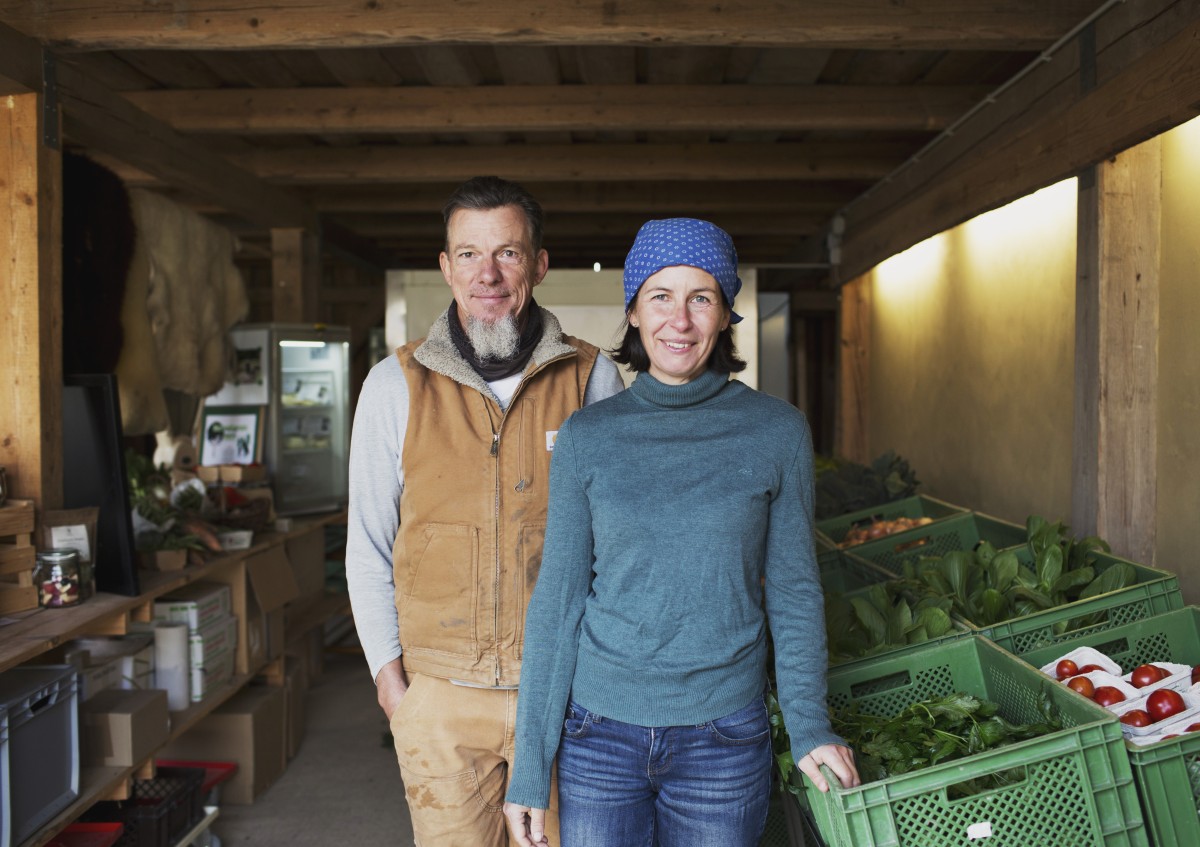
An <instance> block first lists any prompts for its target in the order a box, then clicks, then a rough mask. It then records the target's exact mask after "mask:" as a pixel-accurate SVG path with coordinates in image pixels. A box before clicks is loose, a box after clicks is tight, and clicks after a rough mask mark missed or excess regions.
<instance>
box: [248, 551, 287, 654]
mask: <svg viewBox="0 0 1200 847" xmlns="http://www.w3.org/2000/svg"><path fill="white" fill-rule="evenodd" d="M246 577H247V581H248V582H249V584H250V591H249V592H248V595H249V596H247V598H246V647H247V660H248V665H249V667H250V668H259V667H261V666H262V665H263V664H265V663H266V662H271V661H274V660H275V659H278V658H279V657H280V656H282V655H283V649H284V646H285V641H286V624H285V621H284V611H283V609H284V605H285V604H287V603H289V602H291V601H292V600H295V599H296V597H297V596H298V595H299V593H300V589H299V588H298V587H297V586H296V578H295V577H294V576H293V575H292V566H291V563H290V562H288V558H287V553H286V552H285V551H284V547H283V545H275V546H273V547H270V548H269V549H267V550H264V551H263V552H261V553H257V554H255V555H253V556H250V557H248V558H247V559H246Z"/></svg>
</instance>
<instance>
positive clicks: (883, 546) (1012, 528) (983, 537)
mask: <svg viewBox="0 0 1200 847" xmlns="http://www.w3.org/2000/svg"><path fill="white" fill-rule="evenodd" d="M980 541H989V542H991V543H992V544H993V545H995V547H996V548H997V549H1005V548H1009V547H1016V546H1017V545H1018V544H1024V543H1025V541H1026V530H1025V527H1023V526H1019V525H1018V524H1015V523H1009V522H1008V521H1002V520H1000V519H999V518H993V517H990V516H988V515H984V514H981V513H979V512H969V513H966V514H958V515H952V516H950V517H947V518H945V519H943V520H938V521H934V522H933V523H931V524H929V525H927V526H921V527H917V528H916V529H910V530H906V531H904V532H897V533H895V534H894V535H888V536H886V537H884V538H880V539H878V540H876V541H868V542H866V543H865V544H858V545H855V546H854V547H850V548H848V549H847V550H846V551H845V552H846V554H847V555H851V556H858V557H859V558H862V559H866V560H867V561H868V562H871V563H872V564H873V565H876V566H877V567H881V568H883V569H884V570H886V571H888V572H889V573H894V574H897V575H899V574H902V573H903V572H904V563H905V562H906V561H914V562H915V561H916V560H917V559H919V558H921V557H922V556H944V555H946V554H947V553H952V552H954V551H955V550H974V549H975V546H976V545H977V544H979V542H980Z"/></svg>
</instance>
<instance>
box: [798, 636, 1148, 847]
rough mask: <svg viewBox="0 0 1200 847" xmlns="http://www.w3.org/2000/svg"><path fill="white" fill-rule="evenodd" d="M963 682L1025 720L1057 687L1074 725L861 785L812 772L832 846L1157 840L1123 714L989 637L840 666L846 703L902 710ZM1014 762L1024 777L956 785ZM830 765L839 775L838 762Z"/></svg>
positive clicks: (833, 680) (836, 693) (840, 693)
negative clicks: (819, 782) (824, 783)
mask: <svg viewBox="0 0 1200 847" xmlns="http://www.w3.org/2000/svg"><path fill="white" fill-rule="evenodd" d="M958 691H965V692H967V693H969V694H972V695H974V696H976V697H980V698H983V699H986V700H990V701H992V702H995V703H997V704H998V706H999V710H1000V712H999V713H1000V715H1001V716H1002V717H1004V718H1005V719H1006V720H1008V721H1011V722H1014V723H1032V722H1035V721H1036V720H1038V719H1039V712H1038V697H1039V695H1040V693H1041V692H1042V691H1045V692H1046V693H1047V694H1048V696H1049V697H1050V699H1051V700H1052V702H1053V703H1054V704H1055V706H1057V707H1058V709H1059V710H1060V713H1061V716H1062V721H1063V727H1064V728H1063V729H1061V730H1058V731H1056V732H1051V733H1049V734H1047V735H1044V736H1041V737H1039V738H1034V739H1030V740H1027V741H1021V742H1018V743H1015V744H1012V745H1010V746H1006V747H1002V748H999V749H994V750H989V751H985V752H982V753H977V754H975V755H973V756H969V757H967V758H963V759H956V760H954V761H950V762H945V763H942V764H939V765H934V766H933V767H929V768H925V769H923V770H919V771H914V772H910V773H907V774H901V775H897V776H892V777H890V778H887V779H884V780H881V781H879V782H874V783H870V784H866V785H862V786H859V787H857V788H833V789H831V790H830V791H829V792H828V793H824V794H823V793H821V792H819V791H817V790H816V789H814V788H813V787H812V785H811V783H809V782H808V780H807V778H803V785H804V790H803V791H802V798H801V802H802V803H804V804H805V805H806V806H807V807H808V810H809V811H810V812H811V814H812V816H813V818H814V820H815V821H816V824H817V827H818V828H819V830H820V833H821V837H822V838H823V840H824V841H825V842H826V843H827V844H828V845H830V847H883V846H884V845H921V847H943V845H947V847H948V845H964V844H970V843H972V842H973V840H974V839H977V838H978V839H983V840H981V841H980V842H979V843H985V844H988V845H991V847H1002V846H1003V847H1027V845H1032V844H1047V845H1050V844H1053V845H1059V844H1078V845H1104V847H1116V845H1122V847H1124V846H1125V845H1129V846H1130V847H1134V845H1145V844H1147V839H1146V834H1145V830H1144V829H1143V826H1142V820H1141V809H1140V807H1139V805H1138V800H1137V791H1136V788H1135V786H1134V781H1133V776H1132V773H1131V771H1130V765H1129V759H1128V757H1127V755H1126V753H1125V746H1124V742H1123V740H1122V738H1121V728H1120V724H1119V723H1117V719H1116V716H1115V715H1113V714H1112V713H1111V712H1108V711H1106V710H1105V709H1103V708H1101V707H1100V706H1097V705H1096V704H1094V703H1092V702H1090V701H1088V700H1085V699H1084V698H1082V697H1080V696H1078V695H1076V694H1075V693H1074V692H1071V691H1069V690H1068V689H1066V688H1065V686H1061V685H1057V684H1056V683H1054V682H1052V681H1051V680H1049V679H1047V678H1046V677H1045V676H1044V675H1042V674H1041V673H1040V672H1039V671H1037V670H1036V669H1034V668H1032V667H1030V666H1029V665H1028V664H1026V663H1024V662H1022V661H1020V660H1017V659H1015V658H1014V657H1013V656H1011V655H1010V654H1009V653H1007V652H1005V651H1004V650H1001V649H1000V648H999V647H997V646H995V645H994V644H992V643H991V642H989V641H987V640H986V639H984V638H981V637H978V636H972V637H969V638H965V639H962V640H958V641H954V642H951V643H946V644H940V643H939V644H936V645H930V646H928V647H926V648H925V649H922V650H919V651H914V652H910V653H907V654H906V655H905V656H903V657H896V658H892V657H883V658H880V659H877V660H876V661H874V662H872V663H870V664H869V665H858V666H855V667H851V668H845V669H840V668H835V669H833V670H831V671H830V673H829V695H828V696H829V704H830V706H831V708H832V709H834V710H839V709H842V708H844V707H847V706H850V705H854V706H856V707H857V708H858V709H859V711H860V712H862V713H868V714H878V715H884V716H890V715H894V714H896V713H898V712H900V711H901V710H903V709H905V708H907V707H908V706H909V705H911V704H912V703H915V702H918V701H921V700H926V699H929V698H934V697H944V696H947V695H950V694H953V693H954V692H958ZM1013 768H1023V769H1024V778H1023V779H1019V780H1018V781H1016V782H1014V783H1012V784H1009V785H1005V786H1003V787H999V788H995V789H992V790H989V791H985V792H982V793H979V794H975V795H971V796H967V797H962V798H954V799H951V798H950V797H949V796H948V794H949V793H950V791H951V789H952V788H953V787H954V786H956V785H958V784H960V783H963V782H966V781H968V780H972V779H976V778H979V777H981V776H986V775H988V774H992V773H995V772H997V771H1002V770H1008V769H1013ZM826 776H827V778H829V779H831V780H833V776H832V773H831V772H828V771H826ZM834 784H836V780H834Z"/></svg>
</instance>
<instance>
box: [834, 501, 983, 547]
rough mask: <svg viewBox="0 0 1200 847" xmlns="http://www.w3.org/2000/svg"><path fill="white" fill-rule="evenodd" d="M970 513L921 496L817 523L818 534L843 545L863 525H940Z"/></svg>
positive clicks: (835, 543) (958, 507)
mask: <svg viewBox="0 0 1200 847" xmlns="http://www.w3.org/2000/svg"><path fill="white" fill-rule="evenodd" d="M966 511H967V510H966V509H964V508H962V507H961V506H954V505H952V504H950V503H946V502H944V501H942V500H938V499H936V498H934V497H926V496H925V495H924V494H918V495H917V496H916V497H905V498H904V499H903V500H893V501H892V502H891V503H882V504H880V505H878V506H872V507H871V508H869V509H861V510H859V511H857V512H850V513H849V514H845V515H839V516H838V517H836V518H828V519H826V520H823V521H817V532H818V533H819V534H820V535H824V536H825V537H826V538H828V539H829V540H830V541H831V542H832V543H833V544H834V545H838V544H841V543H842V541H843V540H844V539H845V538H846V534H847V533H848V532H850V530H851V529H853V528H854V527H856V526H858V525H860V524H869V523H872V522H874V521H880V520H888V521H891V520H895V519H896V518H932V519H933V520H935V521H937V520H940V519H942V518H948V517H951V516H953V515H962V514H965V513H966Z"/></svg>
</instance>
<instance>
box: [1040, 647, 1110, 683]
mask: <svg viewBox="0 0 1200 847" xmlns="http://www.w3.org/2000/svg"><path fill="white" fill-rule="evenodd" d="M1063 659H1070V660H1071V661H1072V662H1074V663H1075V664H1076V665H1078V666H1079V667H1081V668H1082V667H1086V666H1088V665H1098V666H1100V667H1101V668H1103V669H1104V670H1106V671H1108V672H1109V673H1110V674H1112V675H1113V676H1120V675H1121V666H1120V665H1118V664H1117V663H1116V662H1114V661H1113V660H1112V659H1110V658H1108V656H1106V655H1104V654H1103V653H1101V652H1100V651H1099V650H1097V649H1096V648H1095V647H1076V648H1075V649H1074V650H1072V651H1071V652H1069V653H1063V654H1062V655H1061V656H1059V657H1058V658H1057V659H1055V660H1054V661H1053V662H1050V663H1049V664H1046V665H1042V667H1040V668H1038V670H1040V671H1041V672H1042V673H1044V674H1045V675H1046V676H1048V677H1050V678H1051V679H1054V680H1057V679H1058V675H1057V674H1056V673H1055V672H1054V669H1055V668H1056V667H1058V663H1059V662H1061V661H1062V660H1063ZM1092 673H1095V671H1092Z"/></svg>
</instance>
